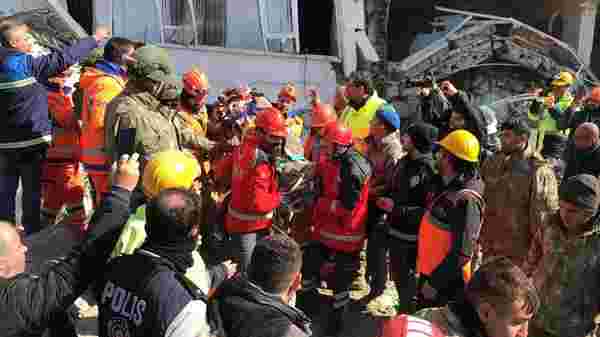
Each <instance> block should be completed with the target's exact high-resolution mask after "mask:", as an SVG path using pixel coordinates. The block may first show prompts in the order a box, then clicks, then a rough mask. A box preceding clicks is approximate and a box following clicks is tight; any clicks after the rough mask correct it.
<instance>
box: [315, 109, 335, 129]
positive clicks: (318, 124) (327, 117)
mask: <svg viewBox="0 0 600 337" xmlns="http://www.w3.org/2000/svg"><path fill="white" fill-rule="evenodd" d="M335 120H336V115H335V112H333V108H332V107H331V105H329V104H323V103H317V104H315V105H314V107H313V108H312V124H311V127H313V128H322V127H324V126H325V125H327V123H329V122H332V121H335Z"/></svg>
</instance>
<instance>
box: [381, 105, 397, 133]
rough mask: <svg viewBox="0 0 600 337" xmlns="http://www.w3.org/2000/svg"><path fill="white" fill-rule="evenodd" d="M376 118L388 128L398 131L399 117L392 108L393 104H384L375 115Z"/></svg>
mask: <svg viewBox="0 0 600 337" xmlns="http://www.w3.org/2000/svg"><path fill="white" fill-rule="evenodd" d="M376 116H377V118H379V119H380V120H382V121H383V122H384V123H385V124H387V125H388V126H389V127H391V128H393V129H395V130H398V129H400V116H399V115H398V112H397V111H396V108H394V105H393V104H390V103H386V104H384V105H383V106H382V107H381V108H379V110H377V113H376Z"/></svg>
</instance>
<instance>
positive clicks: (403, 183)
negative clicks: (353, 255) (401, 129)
mask: <svg viewBox="0 0 600 337" xmlns="http://www.w3.org/2000/svg"><path fill="white" fill-rule="evenodd" d="M437 137H438V130H437V128H435V127H434V126H433V125H431V124H426V123H415V124H413V125H411V126H409V127H408V129H406V131H405V133H404V134H403V135H402V138H401V140H402V146H403V148H404V150H405V151H406V152H407V155H406V156H405V157H403V158H402V159H401V160H400V162H399V163H398V165H396V167H394V168H393V170H391V171H389V172H388V173H387V174H388V175H390V176H391V177H390V180H389V181H388V182H387V183H386V187H385V191H384V194H383V195H382V196H381V197H379V198H377V199H376V201H375V204H376V206H377V208H379V209H380V210H382V211H383V212H385V213H386V214H387V216H386V218H384V219H381V220H380V222H379V223H377V224H376V225H377V227H378V228H377V230H379V231H380V232H382V234H384V235H386V239H387V241H386V242H385V244H386V247H389V250H390V262H391V263H390V269H391V270H390V271H391V276H392V280H393V281H394V282H395V284H396V289H397V291H398V295H399V312H400V313H412V312H414V310H416V302H415V301H414V298H415V296H416V295H417V280H416V263H417V239H418V234H419V224H420V223H421V218H422V217H423V214H425V210H426V207H427V197H428V193H429V192H430V191H431V189H432V186H431V185H432V183H433V181H434V177H435V160H434V158H433V153H432V150H433V143H434V141H435V140H436V139H437ZM369 240H371V237H370V238H369ZM369 254H371V253H370V252H369ZM379 258H380V259H382V257H379ZM370 263H371V261H369V264H370Z"/></svg>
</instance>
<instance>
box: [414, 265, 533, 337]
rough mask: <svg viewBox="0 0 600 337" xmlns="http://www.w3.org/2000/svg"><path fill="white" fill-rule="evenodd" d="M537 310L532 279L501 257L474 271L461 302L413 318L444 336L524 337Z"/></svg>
mask: <svg viewBox="0 0 600 337" xmlns="http://www.w3.org/2000/svg"><path fill="white" fill-rule="evenodd" d="M539 308H540V299H539V297H538V294H537V291H536V289H535V287H534V286H533V284H532V282H531V280H530V279H529V278H528V277H527V275H525V273H523V271H521V270H520V269H519V267H517V266H515V265H514V264H512V263H511V262H510V260H509V259H506V258H500V259H496V260H493V261H490V262H488V263H486V264H484V265H482V266H481V268H480V269H478V270H477V272H475V275H473V278H472V280H471V281H470V282H469V283H468V284H467V285H466V289H465V298H464V299H462V300H461V301H458V302H451V303H449V304H448V305H447V306H445V307H440V308H431V309H424V310H421V311H419V312H417V313H416V314H415V316H417V317H420V318H423V319H425V320H427V321H429V322H431V323H433V324H434V325H435V326H437V327H438V328H439V329H440V330H441V331H442V336H446V337H472V336H487V337H521V336H527V332H528V329H529V322H530V321H531V319H532V318H533V317H534V315H535V314H536V313H537V311H538V309H539Z"/></svg>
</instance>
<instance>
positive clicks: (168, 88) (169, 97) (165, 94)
mask: <svg viewBox="0 0 600 337" xmlns="http://www.w3.org/2000/svg"><path fill="white" fill-rule="evenodd" d="M152 96H154V97H156V99H158V100H159V101H161V102H162V101H174V100H177V96H178V90H177V87H176V86H174V85H172V84H168V83H165V82H158V83H156V85H155V86H154V88H153V90H152Z"/></svg>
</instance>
